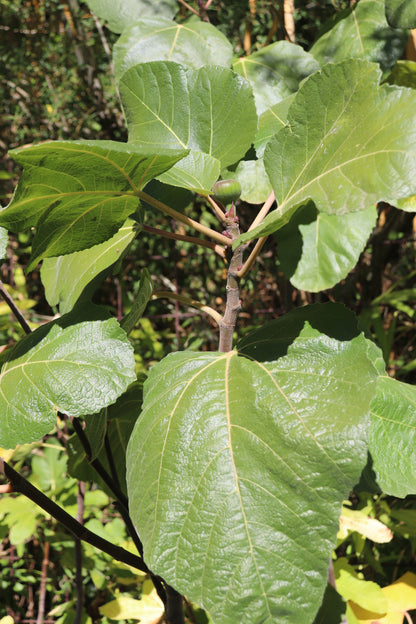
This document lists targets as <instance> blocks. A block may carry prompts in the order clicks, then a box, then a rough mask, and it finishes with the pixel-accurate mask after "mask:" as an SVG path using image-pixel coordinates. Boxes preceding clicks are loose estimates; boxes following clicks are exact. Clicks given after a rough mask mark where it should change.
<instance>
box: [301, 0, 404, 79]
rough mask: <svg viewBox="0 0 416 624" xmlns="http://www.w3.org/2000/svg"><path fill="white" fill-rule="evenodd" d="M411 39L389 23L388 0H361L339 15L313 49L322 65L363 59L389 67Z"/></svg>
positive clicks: (313, 53)
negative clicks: (386, 1)
mask: <svg viewBox="0 0 416 624" xmlns="http://www.w3.org/2000/svg"><path fill="white" fill-rule="evenodd" d="M407 38H408V34H407V33H406V32H404V31H402V30H395V29H394V28H391V27H390V26H389V25H388V23H387V21H386V16H385V9H384V0H360V2H357V3H356V4H354V6H353V7H352V8H351V9H347V10H346V11H345V12H344V13H342V14H341V16H340V17H338V19H337V22H336V24H335V25H333V26H332V28H330V30H328V31H327V32H326V33H325V34H324V35H322V37H320V38H319V39H318V40H317V42H316V43H315V44H314V45H313V46H312V48H311V50H310V52H311V54H312V55H313V56H314V57H315V58H316V59H317V61H318V62H319V63H320V64H321V65H324V64H325V63H329V62H332V63H334V62H335V63H336V62H338V61H342V60H344V59H347V58H359V59H365V60H367V61H375V62H377V63H379V64H380V66H381V68H382V69H383V70H387V69H391V67H393V65H394V63H395V62H396V61H397V59H398V58H399V57H400V56H401V55H402V53H403V50H404V47H405V45H406V42H407Z"/></svg>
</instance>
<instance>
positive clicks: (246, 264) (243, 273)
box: [237, 236, 268, 279]
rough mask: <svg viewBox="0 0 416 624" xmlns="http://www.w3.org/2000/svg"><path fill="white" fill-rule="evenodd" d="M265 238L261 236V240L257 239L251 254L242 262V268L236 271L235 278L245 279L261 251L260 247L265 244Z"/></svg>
mask: <svg viewBox="0 0 416 624" xmlns="http://www.w3.org/2000/svg"><path fill="white" fill-rule="evenodd" d="M267 238H268V237H267V236H262V237H261V238H259V239H258V241H257V242H256V244H255V245H254V247H253V250H252V252H251V254H250V255H249V257H248V258H247V260H246V261H245V262H244V264H243V266H242V268H241V269H240V270H239V271H237V276H238V277H239V278H240V279H241V278H242V277H245V276H246V275H247V273H248V272H249V271H250V269H251V267H252V266H253V264H254V262H255V260H256V258H257V256H258V255H259V253H260V251H261V250H262V247H263V245H264V243H265V242H266V240H267Z"/></svg>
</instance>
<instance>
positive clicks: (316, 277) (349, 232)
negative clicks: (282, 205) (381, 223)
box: [276, 202, 377, 292]
mask: <svg viewBox="0 0 416 624" xmlns="http://www.w3.org/2000/svg"><path fill="white" fill-rule="evenodd" d="M376 221H377V210H376V208H375V206H370V207H369V208H367V209H366V210H361V211H360V212H351V213H350V214H346V215H329V214H325V213H323V212H321V213H317V211H316V209H315V207H314V205H313V204H312V202H310V203H309V204H307V205H306V206H304V207H303V208H301V209H300V210H298V211H297V213H296V214H295V216H294V217H293V218H292V219H291V220H290V222H289V223H288V224H287V225H286V226H285V227H283V228H281V229H280V230H278V231H277V232H276V238H277V241H278V243H279V260H280V265H281V268H282V270H283V272H284V273H285V275H286V277H289V278H290V281H291V283H292V284H293V285H294V286H295V287H296V288H301V289H302V290H309V291H311V292H319V291H321V290H325V289H327V288H332V287H333V286H335V284H338V282H340V281H341V280H342V279H344V277H346V276H347V274H348V273H349V271H351V270H352V269H353V268H354V267H355V265H356V264H357V262H358V258H359V256H360V254H361V252H362V251H363V249H364V247H365V244H366V242H367V240H368V237H369V236H370V234H371V232H372V230H373V228H374V226H375V224H376Z"/></svg>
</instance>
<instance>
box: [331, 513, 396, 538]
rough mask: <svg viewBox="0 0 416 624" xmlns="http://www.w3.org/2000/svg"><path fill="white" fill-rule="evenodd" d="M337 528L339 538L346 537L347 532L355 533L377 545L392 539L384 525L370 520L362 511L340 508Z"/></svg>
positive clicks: (372, 519)
mask: <svg viewBox="0 0 416 624" xmlns="http://www.w3.org/2000/svg"><path fill="white" fill-rule="evenodd" d="M339 527H340V533H341V535H340V537H341V538H343V537H346V532H347V531H356V532H357V533H360V535H363V536H364V537H367V538H368V539H371V540H372V541H373V542H377V543H378V544H385V543H386V542H391V540H392V539H393V533H392V532H391V531H390V529H389V528H388V527H386V525H385V524H383V523H382V522H380V521H379V520H376V519H375V518H370V517H369V516H367V515H366V514H365V513H363V512H362V511H358V510H355V509H348V508H347V507H343V508H342V514H341V517H340V519H339Z"/></svg>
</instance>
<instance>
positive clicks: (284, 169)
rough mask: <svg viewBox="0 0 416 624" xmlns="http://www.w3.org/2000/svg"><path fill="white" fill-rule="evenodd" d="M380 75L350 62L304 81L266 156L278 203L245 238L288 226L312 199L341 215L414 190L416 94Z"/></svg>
mask: <svg viewBox="0 0 416 624" xmlns="http://www.w3.org/2000/svg"><path fill="white" fill-rule="evenodd" d="M379 78H380V70H378V68H377V67H376V65H374V64H372V63H367V62H364V61H355V60H351V61H347V62H344V63H340V64H338V65H331V64H330V65H326V66H325V67H324V68H323V69H322V71H321V72H319V73H317V74H314V75H313V76H310V77H309V78H308V79H307V80H305V82H304V83H303V85H302V86H301V87H300V89H299V91H298V93H297V94H296V97H295V100H294V102H293V104H292V106H291V107H290V109H289V113H288V123H287V125H286V126H285V127H284V128H282V129H281V130H280V131H279V132H278V133H277V135H276V136H275V137H274V138H273V139H272V140H271V141H270V143H269V144H268V146H267V148H266V151H265V155H264V162H265V166H266V171H267V173H268V174H269V177H270V180H271V182H272V186H273V189H274V192H275V195H276V200H277V203H278V208H277V209H276V210H273V211H272V212H271V213H270V214H269V215H267V217H266V218H265V219H264V221H263V222H262V223H261V224H260V225H259V226H258V227H257V228H254V229H253V230H251V232H248V233H246V234H243V235H242V236H241V237H240V238H239V240H238V242H239V243H241V242H243V241H246V240H250V239H252V238H256V237H257V236H259V235H264V234H269V233H272V232H274V231H276V230H278V229H279V228H281V227H283V225H285V223H287V222H288V221H289V219H290V217H291V216H292V215H293V213H294V211H295V210H296V208H297V207H299V206H300V205H302V204H304V203H306V202H307V201H308V200H309V199H312V200H313V201H314V203H315V205H316V207H317V209H318V210H319V212H325V213H328V214H337V215H342V214H346V213H348V212H355V211H358V210H363V209H365V208H368V206H371V205H372V204H375V203H376V202H377V201H380V200H384V201H387V202H389V203H393V204H394V203H395V200H397V198H400V197H408V196H410V195H412V194H413V193H415V191H416V178H415V176H414V171H415V168H416V93H415V92H414V91H413V90H410V89H404V88H401V87H391V86H388V85H382V86H379V84H378V80H379ZM236 244H237V243H236Z"/></svg>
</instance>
